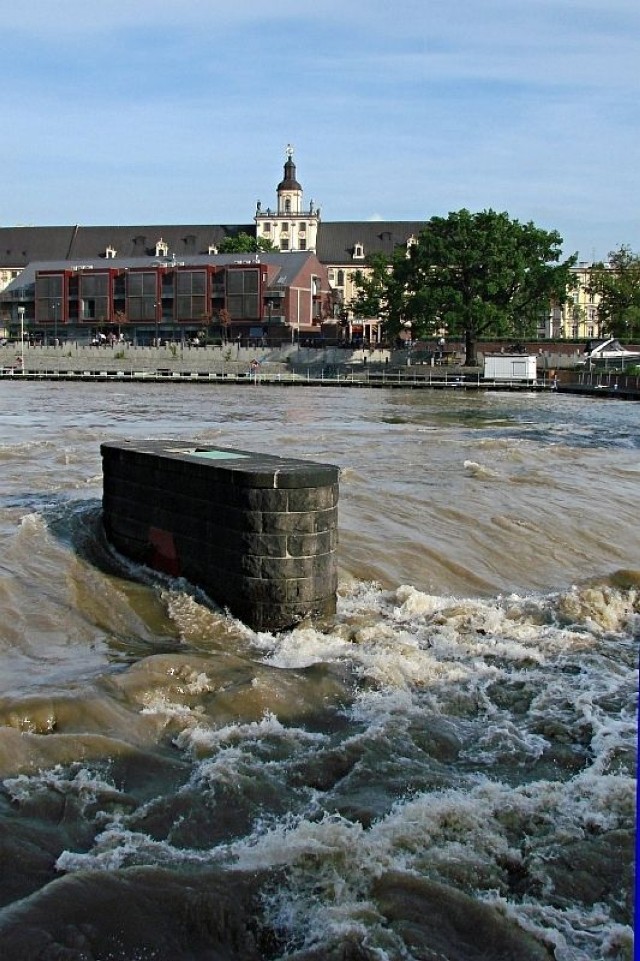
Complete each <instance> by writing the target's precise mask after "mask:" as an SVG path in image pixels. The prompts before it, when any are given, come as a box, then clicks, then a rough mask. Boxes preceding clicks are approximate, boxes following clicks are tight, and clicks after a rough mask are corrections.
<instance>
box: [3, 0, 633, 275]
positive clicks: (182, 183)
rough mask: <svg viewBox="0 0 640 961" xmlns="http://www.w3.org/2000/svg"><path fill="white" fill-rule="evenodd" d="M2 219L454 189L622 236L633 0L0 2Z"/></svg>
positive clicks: (344, 216) (328, 212)
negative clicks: (287, 170)
mask: <svg viewBox="0 0 640 961" xmlns="http://www.w3.org/2000/svg"><path fill="white" fill-rule="evenodd" d="M0 22H1V23H2V25H3V54H2V59H1V61H0V78H1V79H2V84H1V89H2V129H1V134H0V164H1V167H0V169H1V170H2V175H3V176H2V181H3V187H4V189H3V190H2V191H1V200H0V225H2V226H12V225H17V224H30V225H34V226H45V225H67V224H81V225H85V226H88V225H92V224H95V225H125V224H132V225H133V224H146V225H151V224H172V223H175V224H209V223H210V224H249V223H251V222H252V220H253V215H254V213H255V207H256V201H258V200H260V201H261V202H262V205H263V207H268V206H275V202H276V186H277V184H278V182H279V181H280V179H281V178H282V173H283V164H284V161H285V149H286V146H287V144H289V143H290V144H292V145H293V148H294V151H295V153H294V160H295V163H296V166H297V174H298V180H299V181H300V183H301V184H302V186H303V188H304V201H305V204H306V203H308V202H309V201H310V200H313V201H314V203H315V204H316V206H320V208H321V213H322V219H323V220H324V221H339V220H425V221H426V220H428V219H429V218H431V217H433V216H446V215H447V214H448V213H449V212H451V211H456V210H460V209H462V208H467V209H468V210H471V211H472V212H476V211H480V210H487V209H493V210H497V211H500V212H502V211H505V212H507V213H508V214H509V216H510V217H512V218H514V219H517V220H519V221H521V222H523V223H525V222H526V223H528V222H533V223H535V224H536V226H538V227H541V228H544V229H545V230H556V231H558V233H559V234H560V236H561V237H562V239H563V243H562V248H563V252H564V253H565V254H566V255H569V254H572V253H578V255H579V259H580V260H583V261H590V260H594V259H602V258H604V257H606V255H607V253H608V252H609V251H611V250H614V249H616V248H617V247H619V246H620V245H621V244H624V245H627V246H629V247H630V248H631V249H632V250H633V251H634V252H640V205H639V203H638V201H639V194H640V191H639V189H638V187H639V181H640V122H639V121H640V3H638V0H232V2H221V0H172V2H169V0H109V2H108V3H99V2H98V0H55V2H52V0H23V2H21V3H17V2H15V0H0Z"/></svg>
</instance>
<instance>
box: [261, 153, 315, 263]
mask: <svg viewBox="0 0 640 961" xmlns="http://www.w3.org/2000/svg"><path fill="white" fill-rule="evenodd" d="M276 193H277V207H276V209H275V210H272V209H271V208H270V207H268V208H267V209H266V210H263V209H262V204H261V203H260V201H258V204H257V206H256V214H255V217H254V221H255V225H256V237H257V238H258V239H259V240H260V239H262V240H270V241H271V243H272V244H273V245H274V247H276V248H278V249H280V250H282V251H284V252H286V251H293V250H312V251H315V249H316V241H317V236H318V224H319V222H320V208H316V207H314V204H313V200H312V201H311V203H310V204H309V207H308V209H307V210H304V209H303V206H302V194H303V191H302V187H301V186H300V184H299V183H298V180H297V175H296V165H295V163H294V162H293V147H292V146H291V144H288V145H287V149H286V160H285V164H284V175H283V178H282V180H281V181H280V183H279V184H278V187H277V190H276Z"/></svg>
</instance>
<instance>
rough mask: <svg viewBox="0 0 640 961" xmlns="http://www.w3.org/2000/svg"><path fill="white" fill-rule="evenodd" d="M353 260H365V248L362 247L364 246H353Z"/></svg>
mask: <svg viewBox="0 0 640 961" xmlns="http://www.w3.org/2000/svg"><path fill="white" fill-rule="evenodd" d="M353 259H354V260H364V247H363V246H362V244H354V245H353Z"/></svg>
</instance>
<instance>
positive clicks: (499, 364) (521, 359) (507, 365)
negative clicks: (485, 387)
mask: <svg viewBox="0 0 640 961" xmlns="http://www.w3.org/2000/svg"><path fill="white" fill-rule="evenodd" d="M536 365H537V358H536V355H535V354H485V357H484V375H483V376H484V379H485V380H500V381H505V380H509V381H511V380H513V381H517V382H518V383H533V384H534V383H535V382H536V379H537V366H536Z"/></svg>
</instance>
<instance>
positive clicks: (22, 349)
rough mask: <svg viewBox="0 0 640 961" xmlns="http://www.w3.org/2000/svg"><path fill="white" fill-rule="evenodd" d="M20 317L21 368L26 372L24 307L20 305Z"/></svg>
mask: <svg viewBox="0 0 640 961" xmlns="http://www.w3.org/2000/svg"><path fill="white" fill-rule="evenodd" d="M18 317H19V318H20V368H21V371H22V373H23V374H24V307H18Z"/></svg>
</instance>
